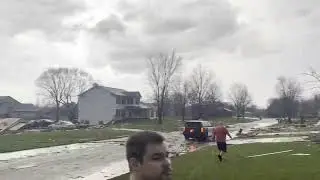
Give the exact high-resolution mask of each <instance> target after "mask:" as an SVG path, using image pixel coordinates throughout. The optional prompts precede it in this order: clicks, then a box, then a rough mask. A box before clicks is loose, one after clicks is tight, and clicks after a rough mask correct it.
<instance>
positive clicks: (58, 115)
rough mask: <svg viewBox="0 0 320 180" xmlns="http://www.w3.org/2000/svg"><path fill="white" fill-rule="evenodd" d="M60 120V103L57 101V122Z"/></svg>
mask: <svg viewBox="0 0 320 180" xmlns="http://www.w3.org/2000/svg"><path fill="white" fill-rule="evenodd" d="M59 120H60V103H59V102H56V122H58V121H59Z"/></svg>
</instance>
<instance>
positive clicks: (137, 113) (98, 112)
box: [78, 84, 151, 125]
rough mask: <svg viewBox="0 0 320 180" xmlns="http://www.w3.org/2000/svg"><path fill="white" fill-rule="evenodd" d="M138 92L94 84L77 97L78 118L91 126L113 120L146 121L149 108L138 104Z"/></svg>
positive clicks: (148, 115) (149, 111) (148, 116)
mask: <svg viewBox="0 0 320 180" xmlns="http://www.w3.org/2000/svg"><path fill="white" fill-rule="evenodd" d="M140 99H141V94H140V92H132V91H126V90H123V89H117V88H111V87H104V86H100V85H98V84H94V85H93V87H92V88H90V89H88V90H87V91H85V92H83V93H81V94H80V95H79V96H78V116H79V117H78V118H79V121H80V122H83V121H89V123H90V124H91V125H95V124H99V123H101V122H103V123H109V122H110V121H113V120H130V119H148V118H150V114H151V108H150V107H148V106H145V105H143V104H141V103H140Z"/></svg>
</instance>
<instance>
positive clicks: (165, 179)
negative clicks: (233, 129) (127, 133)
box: [126, 131, 172, 180]
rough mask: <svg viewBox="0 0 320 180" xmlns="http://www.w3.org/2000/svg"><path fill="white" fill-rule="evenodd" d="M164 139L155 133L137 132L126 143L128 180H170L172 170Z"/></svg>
mask: <svg viewBox="0 0 320 180" xmlns="http://www.w3.org/2000/svg"><path fill="white" fill-rule="evenodd" d="M164 141H165V139H164V137H163V136H161V135H160V134H158V133H155V132H149V131H144V132H139V133H136V134H134V135H132V136H131V137H130V138H129V139H128V141H127V143H126V156H127V160H128V164H129V170H130V180H171V179H172V168H171V161H170V159H169V157H168V155H169V153H168V151H167V147H166V145H165V144H164Z"/></svg>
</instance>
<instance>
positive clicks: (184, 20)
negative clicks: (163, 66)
mask: <svg viewBox="0 0 320 180" xmlns="http://www.w3.org/2000/svg"><path fill="white" fill-rule="evenodd" d="M172 48H175V49H176V51H177V53H178V54H180V55H181V56H183V57H184V64H185V66H184V70H183V72H185V73H187V74H188V73H190V71H191V69H192V68H193V67H194V66H195V65H197V64H199V63H201V64H203V65H205V66H206V67H208V68H210V69H212V71H214V73H215V75H216V78H217V79H218V81H219V83H220V85H221V87H222V91H223V92H224V98H227V91H228V89H229V86H230V84H232V83H234V82H241V83H245V84H246V85H247V86H248V88H249V91H250V92H251V93H252V96H253V99H254V102H255V103H257V104H258V105H259V106H265V105H266V103H267V100H268V99H269V98H270V97H272V96H275V90H274V87H275V83H276V79H277V77H278V76H280V75H284V76H290V77H296V78H298V79H299V80H300V81H302V82H304V81H305V80H304V78H302V76H301V73H303V72H305V71H307V70H308V68H309V67H311V66H312V67H314V68H315V69H316V70H320V60H319V54H320V1H319V0H304V1H302V0H229V1H228V0H174V1H169V0H161V1H160V0H158V1H156V0H149V1H147V0H63V1H62V0H59V1H53V0H23V1H22V0H1V2H0V55H1V59H0V95H10V96H12V97H14V98H16V99H17V100H19V101H22V102H33V103H34V102H36V93H35V92H36V87H35V85H34V80H35V79H36V78H37V77H38V76H39V74H40V73H41V72H42V71H43V70H45V69H46V68H48V67H52V66H54V67H57V66H67V67H69V66H70V67H71V66H74V67H79V68H83V69H85V70H87V71H88V72H90V73H91V74H92V75H93V76H94V78H95V79H96V80H97V81H98V82H100V83H102V84H104V85H106V86H111V87H117V88H124V89H127V90H139V91H141V92H142V94H143V95H144V96H145V97H148V94H149V93H148V92H150V90H149V87H148V83H147V81H146V76H145V67H146V57H147V56H149V55H153V54H157V53H159V52H166V51H169V50H171V49H172ZM306 89H307V88H306ZM308 93H309V91H306V92H305V94H308Z"/></svg>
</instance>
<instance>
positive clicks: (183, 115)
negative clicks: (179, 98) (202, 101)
mask: <svg viewBox="0 0 320 180" xmlns="http://www.w3.org/2000/svg"><path fill="white" fill-rule="evenodd" d="M185 115H186V106H185V105H184V106H183V107H182V122H184V120H185Z"/></svg>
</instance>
